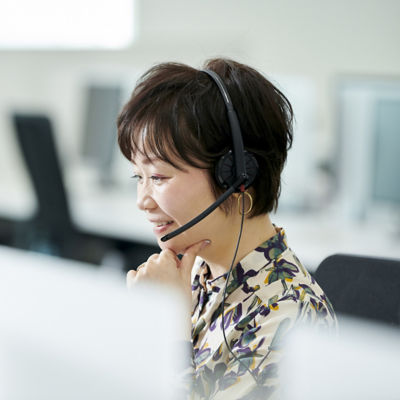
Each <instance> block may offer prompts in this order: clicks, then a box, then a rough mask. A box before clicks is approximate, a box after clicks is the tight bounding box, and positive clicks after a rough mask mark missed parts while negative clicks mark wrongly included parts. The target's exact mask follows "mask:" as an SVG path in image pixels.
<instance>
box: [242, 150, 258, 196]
mask: <svg viewBox="0 0 400 400" xmlns="http://www.w3.org/2000/svg"><path fill="white" fill-rule="evenodd" d="M244 156H245V163H246V173H247V179H246V181H245V183H244V186H245V188H246V189H247V188H248V187H249V186H251V185H252V184H253V182H254V180H255V179H256V176H257V173H258V162H257V159H256V158H255V156H254V155H253V154H252V153H249V152H248V151H246V150H245V151H244Z"/></svg>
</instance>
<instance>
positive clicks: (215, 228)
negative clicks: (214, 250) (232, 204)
mask: <svg viewBox="0 0 400 400" xmlns="http://www.w3.org/2000/svg"><path fill="white" fill-rule="evenodd" d="M133 165H134V171H135V176H136V178H137V182H138V184H137V205H138V207H139V209H141V210H143V211H144V212H145V213H146V215H147V219H148V220H149V221H150V222H151V223H152V224H153V227H154V228H153V232H154V234H155V236H156V238H157V241H158V244H159V246H160V247H161V248H162V249H166V248H169V249H171V250H173V251H174V252H175V253H177V254H178V253H182V252H183V251H184V250H185V249H186V248H187V247H189V246H190V245H192V244H194V243H196V242H199V241H201V240H206V239H208V240H211V242H212V244H217V243H216V242H218V241H220V240H221V238H222V237H223V234H224V232H227V231H229V226H230V223H231V221H230V219H229V216H227V215H226V214H225V213H224V212H223V211H222V210H221V209H220V208H217V209H216V210H215V211H214V212H212V213H211V214H210V215H209V216H207V217H206V218H204V219H203V220H202V221H201V222H199V223H198V224H196V225H194V226H193V227H192V228H190V229H188V230H187V231H185V232H184V233H182V234H180V235H178V236H176V237H174V238H173V239H170V240H168V241H167V242H162V241H161V238H162V237H163V236H164V235H166V234H167V233H170V232H172V231H174V230H175V229H177V228H179V227H180V226H182V225H184V224H185V223H187V222H188V221H190V220H191V219H192V218H194V217H196V216H197V215H198V214H200V213H201V212H202V211H204V210H205V209H206V208H207V207H208V206H210V205H211V204H212V203H213V202H214V201H215V197H214V195H213V193H212V190H211V186H210V177H209V174H208V172H207V171H206V170H203V169H199V168H194V167H192V166H189V165H186V164H185V165H184V164H182V163H181V164H179V165H182V167H183V168H184V170H179V169H177V168H175V167H173V166H172V165H170V164H168V163H166V162H164V161H162V160H160V159H157V158H152V159H151V162H149V160H148V159H147V158H146V157H144V156H143V155H140V154H139V153H138V154H137V156H136V157H135V159H134V160H133Z"/></svg>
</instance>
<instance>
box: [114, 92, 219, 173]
mask: <svg viewBox="0 0 400 400" xmlns="http://www.w3.org/2000/svg"><path fill="white" fill-rule="evenodd" d="M138 96H139V97H140V93H139V95H138ZM180 97H181V93H180V91H175V93H173V94H171V93H170V95H169V96H166V97H164V98H162V99H160V97H157V98H156V99H154V98H151V99H144V101H139V99H138V98H137V96H136V98H135V97H134V96H133V97H132V100H133V101H135V100H136V101H135V103H137V104H136V106H137V107H132V104H130V103H128V104H129V107H128V105H127V106H126V107H125V108H124V109H123V110H122V112H121V114H120V116H119V117H118V144H119V146H120V148H121V151H122V153H123V154H124V156H125V157H126V158H127V159H128V160H130V161H132V162H133V161H134V160H135V158H136V157H137V155H138V154H140V155H141V156H144V157H145V158H147V160H149V161H152V160H153V159H154V157H156V158H157V159H160V160H162V161H164V162H166V163H168V164H171V165H172V166H174V167H175V168H177V169H179V170H184V167H183V165H182V164H188V165H190V166H193V167H196V168H201V169H210V168H211V164H213V161H214V160H213V157H212V155H211V154H209V157H204V155H205V154H204V153H207V152H206V151H205V149H204V148H201V147H202V146H201V144H200V143H201V140H200V136H201V135H200V129H199V127H198V124H197V122H195V121H196V119H195V116H194V115H193V113H188V110H187V109H185V108H186V107H185V106H186V104H184V102H183V101H181V100H180ZM134 99H135V100H134ZM132 100H131V101H132ZM146 100H148V101H146ZM194 130H195V131H194ZM199 154H201V156H202V157H201V160H200V159H199Z"/></svg>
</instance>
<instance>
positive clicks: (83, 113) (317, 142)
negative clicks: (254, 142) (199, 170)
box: [0, 0, 400, 271]
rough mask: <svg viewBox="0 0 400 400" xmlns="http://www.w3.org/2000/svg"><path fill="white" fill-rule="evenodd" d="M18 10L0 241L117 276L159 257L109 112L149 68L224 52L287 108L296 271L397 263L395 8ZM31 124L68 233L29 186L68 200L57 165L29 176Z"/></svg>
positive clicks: (8, 58)
mask: <svg viewBox="0 0 400 400" xmlns="http://www.w3.org/2000/svg"><path fill="white" fill-rule="evenodd" d="M26 3H27V4H24V2H23V1H22V0H20V1H11V0H6V1H4V0H3V1H2V3H1V5H0V88H1V91H0V138H1V141H0V143H1V146H0V188H1V190H0V241H1V244H3V245H8V246H15V247H20V248H25V249H30V250H34V251H40V252H44V253H50V254H54V255H59V256H62V257H68V258H74V259H78V260H82V261H87V262H90V263H93V264H97V265H102V266H103V267H109V268H115V269H118V270H120V271H123V270H126V269H129V268H132V267H135V266H136V265H138V264H140V263H141V262H143V258H144V257H147V256H148V255H149V254H151V253H152V252H154V251H155V250H156V249H157V248H156V246H155V245H156V243H155V241H154V239H153V238H152V234H151V227H150V226H148V224H147V223H146V221H145V218H144V216H142V215H141V214H140V212H138V211H136V205H135V188H134V184H133V182H132V181H131V180H130V179H129V177H130V175H131V168H130V165H129V163H128V162H127V161H126V160H124V158H123V157H122V155H121V154H120V153H119V150H118V148H117V144H116V132H115V118H116V115H117V113H118V110H119V109H120V108H121V105H122V104H123V103H124V102H125V101H126V100H127V99H128V97H129V94H130V92H131V90H132V89H133V87H134V85H135V81H136V80H137V78H138V77H139V76H140V75H141V74H142V73H143V72H144V71H145V70H146V69H148V68H149V67H151V66H152V65H154V64H155V63H158V62H163V61H178V62H184V63H188V64H191V65H193V66H196V67H200V66H201V65H202V63H203V62H204V60H206V59H208V58H211V57H215V56H223V57H229V58H233V59H235V60H238V61H241V62H244V63H247V64H249V65H251V66H254V67H255V68H257V69H258V70H260V71H261V72H262V73H264V74H265V75H266V76H267V77H269V78H270V79H271V80H272V81H273V82H274V83H275V84H276V85H277V86H278V87H280V88H281V89H282V90H283V92H284V93H285V94H286V95H287V96H288V98H289V100H290V101H291V102H292V104H293V107H294V111H295V116H296V123H295V140H294V145H293V149H292V150H291V152H290V153H289V159H288V163H287V166H286V168H285V171H284V176H283V189H282V196H281V202H280V208H279V210H278V213H277V214H276V215H274V216H273V221H274V222H275V224H277V225H278V226H284V227H285V229H286V233H287V235H288V239H289V243H290V245H291V246H292V247H293V248H294V249H295V251H296V252H297V253H298V255H299V257H300V259H301V260H302V261H303V263H304V264H305V265H306V266H308V268H309V269H310V270H311V271H313V270H315V269H316V267H317V266H318V265H319V263H320V262H321V261H322V260H323V259H324V258H325V257H327V256H328V255H330V254H334V253H338V252H344V253H352V254H362V255H370V256H387V257H391V258H400V179H399V176H400V158H399V157H398V152H399V150H400V128H399V127H400V117H399V116H400V52H399V42H400V24H399V20H400V3H399V2H398V1H397V0H379V1H378V0H367V1H365V0H350V1H348V0H346V1H344V0H339V1H335V2H332V1H319V0H304V1H292V0H290V1H289V0H281V1H272V0H254V1H246V2H244V1H238V0H229V1H228V0H217V1H215V0H213V1H211V0H204V1H191V0H190V1H183V0H169V1H161V0H146V1H145V0H135V1H134V0H118V1H113V2H107V1H100V2H99V1H97V2H92V1H89V0H85V1H80V2H77V1H75V2H74V1H71V0H69V1H68V2H62V1H58V2H48V1H44V0H40V1H35V2H26ZM33 4H35V6H33ZM29 116H40V118H39V121H38V120H36V123H38V124H39V126H40V127H41V128H40V127H39V128H37V129H39V130H40V129H42V130H43V129H44V130H48V131H50V132H51V133H52V135H53V137H54V142H55V143H54V148H55V151H56V157H55V158H56V159H58V162H59V170H60V171H59V172H60V176H61V177H62V179H63V183H64V185H65V197H66V199H67V200H66V201H64V203H63V204H64V206H65V207H64V209H63V210H64V211H65V213H66V216H65V218H64V219H63V220H62V222H60V224H61V225H60V226H61V227H62V229H61V230H62V231H63V232H64V231H68V232H71V235H69V236H68V237H67V236H63V235H64V234H63V233H60V232H57V227H54V226H51V227H50V228H49V227H48V224H49V221H46V220H45V219H46V218H43V215H49V214H48V213H47V214H46V210H44V209H43V207H44V206H45V205H43V204H42V205H41V204H39V203H40V201H39V200H40V195H39V194H38V193H37V190H39V189H38V186H40V187H41V188H40V190H41V191H42V197H44V198H45V199H50V198H51V199H52V200H51V201H50V203H51V202H53V203H54V202H56V201H59V200H60V197H61V198H62V197H63V193H64V192H63V190H62V188H58V189H55V188H54V187H53V186H52V185H51V184H50V182H52V179H57V177H56V178H55V177H54V176H51V175H52V173H53V172H54V170H55V169H57V168H56V167H54V166H49V167H47V170H48V171H47V172H48V175H46V176H44V177H43V179H40V176H39V178H37V177H36V183H35V182H34V180H32V179H33V178H32V171H30V170H29V167H27V164H26V160H25V158H26V155H24V150H23V146H24V145H23V143H22V142H23V141H24V139H21V138H20V137H19V136H17V128H18V126H19V127H20V129H22V130H23V126H24V123H25V126H26V123H28V124H29V123H31V122H32V121H31V122H29V118H28V121H27V120H26V118H27V117H29ZM18 118H19V119H18ZM24 118H25V119H24ZM18 121H19V122H18ZM21 127H22V128H21ZM21 140H22V142H21ZM44 140H45V139H44ZM32 146H34V144H32V143H31V144H29V143H28V144H25V147H27V148H28V150H27V151H28V153H29V151H30V150H29V149H32ZM43 146H44V145H43ZM43 146H42V147H43ZM48 146H49V148H52V146H51V143H50V144H48ZM25 151H26V150H25ZM41 158H42V159H44V157H43V156H40V155H39V159H41ZM53 161H54V160H53ZM55 172H57V171H55ZM53 175H54V174H53ZM56 175H57V174H56ZM46 183H48V184H46ZM46 190H47V192H46ZM56 191H59V194H55V192H56ZM52 196H53V197H54V199H53V197H52ZM57 199H58V200H57ZM48 203H49V202H48ZM53 203H51V204H53ZM53 205H54V204H53ZM47 206H48V207H49V205H47ZM50 206H51V205H50ZM53 211H54V210H53ZM67 214H68V215H67ZM46 224H47V225H46ZM50 225H52V223H51V221H50ZM53 225H54V224H53ZM58 230H60V229H58ZM71 238H72V239H71ZM68 241H69V244H66V242H68Z"/></svg>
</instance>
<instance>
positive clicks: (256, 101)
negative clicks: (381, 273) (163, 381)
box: [118, 59, 336, 399]
mask: <svg viewBox="0 0 400 400" xmlns="http://www.w3.org/2000/svg"><path fill="white" fill-rule="evenodd" d="M205 67H206V70H197V69H194V68H191V67H189V66H186V65H183V64H176V63H166V64H160V65H157V66H155V67H153V68H151V69H150V70H149V71H148V72H147V73H145V74H144V76H143V77H142V79H141V80H140V81H139V83H138V85H137V87H136V88H135V90H134V92H133V94H132V97H131V99H130V100H129V102H128V103H127V104H126V105H125V107H124V109H123V111H122V112H121V114H120V116H119V118H118V139H119V145H120V148H121V150H122V152H123V154H124V155H125V157H127V158H128V159H129V160H130V161H131V162H132V163H133V166H134V169H135V178H136V179H137V182H138V188H137V195H138V197H137V205H138V207H139V208H140V209H141V210H143V211H144V212H145V213H146V215H147V218H148V219H149V221H150V222H151V223H153V225H154V234H155V236H156V237H157V240H158V244H159V246H160V248H161V252H160V253H159V254H154V255H152V256H151V257H150V258H149V259H148V260H147V261H146V262H145V263H143V264H142V265H140V266H139V267H138V268H137V270H136V271H134V270H132V271H129V273H128V275H127V282H128V286H129V287H134V286H135V284H137V283H138V282H142V281H148V280H149V281H158V282H161V283H163V284H166V285H170V286H174V287H176V288H177V290H181V291H182V293H184V294H185V296H186V298H187V299H188V303H190V304H191V329H190V328H188V330H187V332H185V333H184V334H185V337H186V340H188V341H190V342H191V346H192V349H193V360H192V361H193V363H192V368H191V396H192V397H193V398H213V399H219V398H232V399H239V398H241V399H247V398H258V396H260V398H272V397H274V396H275V395H277V393H278V391H277V388H278V379H277V372H278V362H279V360H280V357H281V354H280V351H279V343H280V341H281V338H282V337H284V336H285V334H286V333H287V332H288V331H289V330H290V329H292V328H293V327H294V326H295V325H299V324H301V323H303V322H311V323H312V324H314V325H315V326H318V327H324V328H328V329H329V328H330V327H334V326H335V324H336V319H335V316H334V312H333V309H332V307H331V305H330V303H329V301H328V299H327V298H326V296H325V294H324V293H323V291H322V290H321V288H320V287H319V286H318V284H317V283H316V282H315V281H314V279H313V278H312V277H311V275H310V274H309V273H308V272H307V271H306V270H305V269H304V267H303V266H302V265H301V263H300V261H299V260H298V259H297V257H296V256H295V254H294V253H293V252H292V250H291V249H290V248H289V247H288V245H287V242H286V237H285V233H284V231H283V229H282V228H277V227H275V225H273V224H272V223H271V220H270V218H269V213H270V212H271V211H273V210H276V208H277V205H278V198H279V193H280V186H281V185H280V175H281V172H282V169H283V166H284V164H285V161H286V156H287V151H288V149H289V148H290V146H291V143H292V117H293V115H292V108H291V105H290V103H289V101H288V100H287V99H286V97H285V96H284V95H283V94H282V93H281V92H280V91H279V90H278V89H277V88H275V87H274V86H273V85H272V84H271V83H270V82H269V81H268V80H267V79H266V78H264V77H263V76H262V75H261V74H260V73H258V72H257V71H255V70H254V69H252V68H250V67H248V66H246V65H243V64H239V63H237V62H234V61H231V60H225V59H215V60H211V61H209V62H208V63H207V64H206V66H205ZM210 71H211V72H210ZM215 74H217V75H216V76H215ZM218 77H219V78H218ZM218 79H220V80H221V82H222V83H221V84H222V85H224V86H225V88H223V87H222V88H221V87H220V86H219V85H218V82H217V80H218ZM224 90H226V92H224ZM229 97H230V99H231V102H232V104H233V107H234V109H235V110H236V113H237V116H238V121H239V125H240V128H241V133H240V132H239V134H234V133H232V129H233V130H235V128H234V127H232V124H233V125H234V123H233V122H232V121H231V120H230V119H228V116H227V104H228V103H229ZM228 106H229V104H228ZM231 114H232V112H230V115H231ZM238 135H239V136H240V135H241V136H242V139H243V143H244V148H245V150H246V151H247V152H248V153H247V154H248V155H246V160H247V158H249V160H247V161H248V163H247V161H246V164H245V167H244V168H245V170H246V173H245V175H246V178H243V179H244V180H243V179H242V181H241V182H240V184H239V185H237V187H235V189H237V190H235V193H232V194H230V192H229V193H228V194H229V196H228V198H227V200H226V201H224V202H222V204H221V205H220V206H219V207H217V208H216V209H215V210H214V211H212V212H211V213H210V214H209V215H208V216H206V217H204V218H203V219H202V220H201V221H200V222H198V223H196V224H194V225H193V226H192V227H191V228H189V229H187V230H185V231H184V232H183V233H180V234H178V235H177V236H175V237H173V238H171V239H169V240H166V241H164V240H165V239H167V238H166V236H165V235H167V234H170V233H172V232H174V231H175V230H176V229H177V228H179V227H182V226H183V225H184V224H186V223H187V222H188V221H190V220H192V219H193V218H194V217H196V216H198V215H199V214H201V213H202V212H203V211H204V210H205V209H206V208H207V207H209V206H210V205H211V204H213V203H214V202H215V200H216V198H218V197H219V196H220V195H221V194H223V193H227V192H226V187H225V188H224V187H222V186H221V184H220V182H219V169H218V168H219V166H218V165H219V164H218V163H219V162H220V161H219V160H221V157H225V155H226V154H230V156H229V157H231V164H232V165H231V167H229V162H228V167H227V168H228V175H229V173H231V174H232V176H233V181H235V179H236V178H237V176H238V175H237V174H236V171H238V170H239V169H240V167H239V164H240V163H239V164H238V163H237V159H236V158H235V157H236V155H237V154H239V153H241V152H242V153H243V151H242V150H240V149H239V150H238V147H237V146H233V141H235V140H237V136H238ZM239 147H240V146H239ZM230 150H231V151H232V150H233V152H232V153H229V151H230ZM243 154H244V153H243ZM254 160H255V161H254ZM253 167H254V168H253ZM216 169H217V173H216V172H215V171H216ZM223 169H224V168H223ZM225 169H226V168H225ZM252 169H254V171H253V172H254V174H253V176H252V177H251V178H250V177H249V176H248V175H249V174H250V172H249V170H252ZM229 170H231V171H229ZM235 174H236V175H235ZM235 177H236V178H235ZM247 178H248V179H247ZM225 186H228V187H229V186H230V183H228V184H226V185H225ZM232 191H233V190H232ZM162 238H163V240H162ZM178 255H182V257H181V258H180V257H178ZM196 257H197V258H196ZM188 315H189V312H188Z"/></svg>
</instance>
